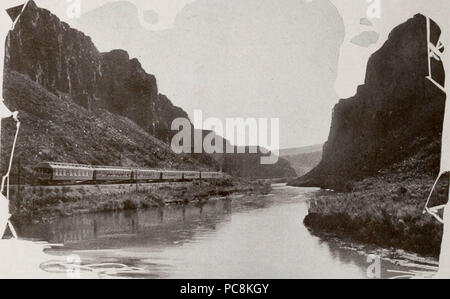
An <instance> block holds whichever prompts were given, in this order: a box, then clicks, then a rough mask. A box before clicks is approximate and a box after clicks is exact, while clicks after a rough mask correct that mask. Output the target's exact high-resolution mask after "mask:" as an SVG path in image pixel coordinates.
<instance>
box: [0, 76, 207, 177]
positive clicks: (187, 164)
mask: <svg viewBox="0 0 450 299" xmlns="http://www.w3.org/2000/svg"><path fill="white" fill-rule="evenodd" d="M5 79H6V80H5V82H6V84H5V87H6V93H5V99H6V104H7V105H8V107H10V109H11V110H13V109H14V110H19V111H20V119H21V122H22V128H21V133H20V138H19V143H18V146H17V152H16V157H17V159H16V162H17V161H18V159H19V158H20V161H21V165H22V167H24V169H23V170H22V175H24V176H25V177H28V178H30V173H31V167H32V166H34V165H35V164H37V163H38V162H41V161H45V160H51V161H63V162H74V163H83V164H97V165H98V164H104V165H124V166H132V165H139V166H143V167H160V168H177V169H199V168H203V169H206V168H208V165H212V160H208V159H206V163H201V162H199V161H198V160H196V159H194V158H193V157H192V156H186V155H181V156H180V155H175V154H174V153H173V152H172V151H171V150H170V147H169V146H168V145H167V144H164V143H163V142H161V141H160V140H158V139H156V138H154V137H153V136H151V135H150V134H148V133H146V132H145V131H144V130H143V129H142V128H140V127H139V126H137V125H136V124H135V123H134V122H132V121H131V120H129V119H127V118H124V117H120V116H117V115H115V114H111V113H109V112H107V111H105V110H99V111H88V110H86V109H84V108H83V107H81V106H78V105H76V104H74V103H73V101H72V100H71V99H70V98H68V97H67V96H65V95H61V96H60V97H57V96H55V95H53V94H51V93H49V92H47V90H45V89H44V88H42V87H41V86H40V85H38V84H36V83H35V82H33V81H31V80H29V79H28V78H27V77H26V76H24V75H22V74H19V73H16V72H13V71H12V72H9V73H8V74H7V76H6V78H5ZM3 128H4V131H3V134H2V142H3V143H2V151H3V152H2V158H3V160H2V167H3V169H5V163H6V158H8V157H9V151H10V145H11V143H12V134H13V133H14V128H15V127H14V124H13V122H12V121H11V120H7V121H5V122H4V126H3ZM16 170H17V164H16V163H15V164H14V172H16Z"/></svg>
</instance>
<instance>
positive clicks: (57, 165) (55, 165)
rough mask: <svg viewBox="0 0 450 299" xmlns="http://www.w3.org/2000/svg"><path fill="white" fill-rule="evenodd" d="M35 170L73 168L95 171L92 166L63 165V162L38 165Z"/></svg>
mask: <svg viewBox="0 0 450 299" xmlns="http://www.w3.org/2000/svg"><path fill="white" fill-rule="evenodd" d="M34 168H51V169H53V168H64V169H67V168H72V169H93V167H92V166H90V165H84V164H75V163H61V162H42V163H39V164H38V165H36V166H35V167H34Z"/></svg>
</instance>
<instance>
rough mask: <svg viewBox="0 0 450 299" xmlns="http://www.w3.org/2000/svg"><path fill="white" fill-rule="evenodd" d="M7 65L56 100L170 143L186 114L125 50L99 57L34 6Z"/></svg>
mask: <svg viewBox="0 0 450 299" xmlns="http://www.w3.org/2000/svg"><path fill="white" fill-rule="evenodd" d="M7 42H8V47H7V48H8V51H7V53H6V66H7V67H8V68H9V69H11V70H13V71H17V72H19V73H21V74H25V75H27V76H28V77H29V78H30V79H31V80H33V81H35V82H37V83H38V84H40V85H42V86H43V87H45V88H46V89H47V90H48V91H50V92H52V93H54V94H55V95H59V96H63V95H68V96H69V97H70V98H71V99H73V100H74V101H75V102H76V103H77V104H79V105H81V106H83V107H85V108H87V109H96V108H103V109H106V110H108V111H109V112H112V113H115V114H118V115H120V116H125V117H127V118H129V119H131V120H133V121H134V122H135V123H136V124H138V125H139V126H141V127H142V128H144V129H145V130H146V131H148V132H149V133H151V134H152V135H154V136H156V137H158V138H160V139H162V140H164V141H168V140H169V139H170V130H169V128H170V124H171V123H172V120H173V119H174V118H177V117H187V114H186V113H185V112H184V111H183V110H182V109H181V108H178V107H175V106H173V105H172V103H171V102H170V100H169V99H168V98H167V97H165V96H163V95H160V94H159V93H158V86H157V83H156V78H155V76H153V75H150V74H147V73H146V71H145V70H144V69H143V68H142V66H141V64H140V62H139V61H138V60H137V59H135V58H134V59H130V57H129V55H128V53H127V52H126V51H123V50H113V51H111V52H108V53H100V52H99V51H98V50H97V48H96V47H95V45H94V44H93V42H92V40H91V39H90V38H89V37H88V36H86V35H84V34H83V33H82V32H80V31H77V30H75V29H73V28H70V26H69V25H68V24H66V23H64V22H61V21H60V20H59V19H58V17H56V16H55V15H53V14H51V13H50V12H49V11H48V10H45V9H41V8H38V7H37V6H36V4H35V3H34V2H33V1H30V3H29V4H28V5H27V8H26V9H25V11H24V12H23V15H22V17H21V18H20V20H19V22H18V24H17V26H16V28H15V30H14V31H13V32H12V33H11V34H10V35H9V38H8V41H7Z"/></svg>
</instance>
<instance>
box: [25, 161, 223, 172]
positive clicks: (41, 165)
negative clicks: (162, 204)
mask: <svg viewBox="0 0 450 299" xmlns="http://www.w3.org/2000/svg"><path fill="white" fill-rule="evenodd" d="M34 168H47V169H56V168H58V169H84V170H86V169H89V170H94V169H100V170H122V171H123V170H127V171H129V170H139V171H149V172H150V171H160V172H166V173H179V172H185V173H197V172H202V173H218V172H214V171H199V170H174V169H149V168H138V167H122V166H105V165H95V166H94V165H86V164H77V163H64V162H42V163H39V164H38V165H36V166H35V167H34Z"/></svg>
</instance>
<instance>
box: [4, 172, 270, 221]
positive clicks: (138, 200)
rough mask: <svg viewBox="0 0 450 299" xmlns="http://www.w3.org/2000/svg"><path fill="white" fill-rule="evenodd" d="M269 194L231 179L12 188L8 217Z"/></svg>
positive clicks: (266, 188) (261, 186) (39, 217)
mask: <svg viewBox="0 0 450 299" xmlns="http://www.w3.org/2000/svg"><path fill="white" fill-rule="evenodd" d="M268 192H270V185H269V184H266V183H262V182H248V181H243V180H233V179H230V178H226V179H219V180H211V181H203V182H200V181H193V182H170V183H161V184H160V183H157V184H140V185H137V186H136V185H135V184H124V185H121V186H117V185H115V186H111V187H109V186H108V185H91V186H59V187H55V188H49V187H45V188H44V187H31V188H22V189H21V190H20V192H19V193H18V191H17V189H15V188H12V189H11V207H10V209H11V214H12V215H13V216H12V220H13V222H14V223H26V222H29V221H33V222H49V221H52V220H54V219H55V218H56V217H60V216H69V215H73V214H83V213H95V212H108V211H118V210H137V209H148V208H152V207H161V206H164V205H169V204H189V203H191V202H194V203H202V202H204V201H208V200H211V199H213V198H225V197H228V196H230V195H232V194H235V193H261V194H267V193H268Z"/></svg>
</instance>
